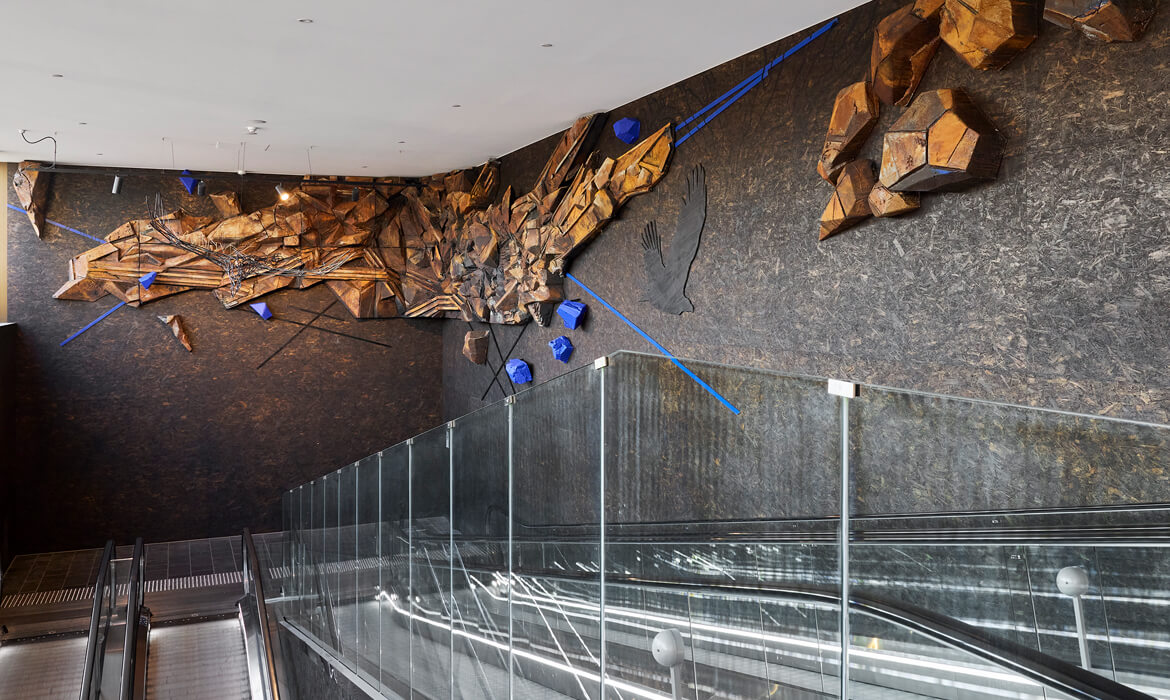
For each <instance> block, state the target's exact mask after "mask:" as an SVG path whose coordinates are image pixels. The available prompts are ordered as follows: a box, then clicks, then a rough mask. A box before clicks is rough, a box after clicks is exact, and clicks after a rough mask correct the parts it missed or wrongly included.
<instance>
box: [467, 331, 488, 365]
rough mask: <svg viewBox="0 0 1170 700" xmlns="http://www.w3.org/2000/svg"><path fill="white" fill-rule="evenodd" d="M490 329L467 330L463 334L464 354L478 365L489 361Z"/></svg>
mask: <svg viewBox="0 0 1170 700" xmlns="http://www.w3.org/2000/svg"><path fill="white" fill-rule="evenodd" d="M489 340H491V337H490V331H467V333H466V334H465V335H464V336H463V356H464V357H466V358H467V359H469V360H471V361H472V362H474V363H475V364H477V365H482V364H484V363H486V362H487V356H488V341H489Z"/></svg>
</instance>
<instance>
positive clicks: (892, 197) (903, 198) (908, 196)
mask: <svg viewBox="0 0 1170 700" xmlns="http://www.w3.org/2000/svg"><path fill="white" fill-rule="evenodd" d="M920 206H922V197H921V195H919V194H918V193H916V192H891V191H890V190H888V189H887V188H886V186H885V185H883V184H881V183H878V184H877V185H874V188H873V189H872V190H870V193H869V209H870V211H872V212H873V215H874V216H900V215H902V214H907V213H909V212H912V211H914V210H915V209H917V208H919V207H920Z"/></svg>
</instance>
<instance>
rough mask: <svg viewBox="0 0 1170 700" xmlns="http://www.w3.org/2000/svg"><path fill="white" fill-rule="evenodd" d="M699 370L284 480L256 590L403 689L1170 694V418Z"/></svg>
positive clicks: (586, 699) (569, 400)
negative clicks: (270, 592) (269, 576)
mask: <svg viewBox="0 0 1170 700" xmlns="http://www.w3.org/2000/svg"><path fill="white" fill-rule="evenodd" d="M688 364H689V365H690V366H691V367H692V368H693V369H694V370H695V371H696V372H697V374H698V375H699V376H701V377H702V378H703V379H704V380H705V381H706V382H707V383H709V384H710V385H711V386H712V387H713V388H715V389H716V390H718V391H719V392H720V393H722V394H723V395H724V396H726V397H728V398H729V399H730V400H731V401H732V403H734V404H735V405H736V406H737V407H738V408H739V409H740V411H741V412H740V414H739V415H735V414H733V413H732V412H731V411H729V410H727V409H726V408H725V407H724V406H723V405H722V404H720V403H719V402H717V401H715V400H714V399H712V398H711V397H710V396H709V395H708V394H707V393H706V392H705V391H704V390H703V389H702V388H701V387H699V386H698V385H697V384H695V383H694V382H692V381H691V380H690V379H689V378H688V377H686V376H685V375H684V374H683V373H682V372H680V371H679V370H678V369H677V368H676V367H674V366H673V365H672V364H671V363H670V362H669V361H667V360H666V359H665V358H662V357H658V356H652V355H643V354H637V353H619V354H617V355H614V356H611V357H610V358H608V359H607V361H605V362H602V363H599V364H598V365H597V366H589V367H585V368H581V369H578V370H576V371H573V372H570V373H568V374H566V375H563V376H561V377H559V378H557V379H555V380H553V381H550V382H548V383H545V384H542V385H539V386H536V387H533V388H531V389H528V390H525V391H522V392H520V393H518V394H517V395H515V396H514V397H511V398H509V399H508V400H506V401H503V402H500V403H496V404H492V405H490V406H487V407H485V408H484V409H482V410H480V411H477V412H475V413H472V414H470V415H467V416H464V417H462V418H459V419H458V420H455V421H452V422H451V423H449V424H447V425H444V426H440V427H437V428H435V429H433V430H430V431H428V432H427V433H424V434H422V435H419V436H417V437H415V438H413V439H411V440H408V441H406V442H404V443H401V444H399V445H395V446H392V447H389V448H387V449H385V450H383V451H381V452H379V453H377V454H375V455H371V456H369V457H366V458H364V459H361V460H359V461H358V462H356V463H354V464H352V465H349V466H346V467H343V468H342V469H339V470H337V471H335V472H331V473H329V474H327V475H325V476H323V477H322V478H320V479H316V480H314V481H313V482H311V483H309V484H305V485H303V486H300V487H298V488H295V489H292V490H291V491H289V492H288V493H287V494H286V495H285V496H284V499H283V507H284V513H283V518H284V523H285V528H286V543H285V557H286V561H287V562H288V567H287V571H286V576H285V579H284V582H283V584H284V585H283V594H282V595H280V596H279V597H277V598H275V599H274V600H272V601H271V602H270V606H271V607H275V608H276V609H277V610H279V613H280V615H281V616H282V617H283V618H284V619H285V620H286V621H287V622H288V623H289V624H291V625H294V626H296V627H297V628H298V630H299V631H300V632H301V633H303V634H305V635H306V636H308V637H310V638H311V639H313V640H314V642H315V643H316V644H318V645H319V646H321V647H322V648H324V649H326V650H328V651H329V653H331V654H332V655H334V656H335V657H336V658H337V659H338V660H339V663H342V664H344V665H345V666H346V667H348V668H349V669H350V670H352V671H353V672H354V673H355V674H357V675H358V676H360V677H361V678H363V679H365V680H366V681H367V682H368V683H369V684H370V685H371V686H373V687H374V688H377V689H379V690H380V692H382V693H383V694H384V695H385V696H387V697H402V698H408V697H412V698H413V697H418V698H432V699H435V700H438V699H441V698H450V699H454V698H496V699H501V700H502V699H505V698H507V699H509V700H510V699H513V698H576V699H579V700H600V699H602V698H605V699H609V698H616V699H623V700H624V699H631V700H632V699H634V698H648V699H654V698H667V699H670V698H693V699H694V700H699V699H700V698H702V699H706V698H713V697H718V698H772V697H776V698H779V697H784V698H829V697H840V696H841V693H842V687H843V686H845V687H847V689H848V690H847V693H848V695H849V696H850V697H854V698H921V697H937V698H953V699H955V700H959V699H963V700H969V699H973V698H993V697H997V698H998V697H1011V698H1066V697H1148V696H1152V697H1159V698H1170V602H1167V601H1170V595H1167V593H1168V591H1167V589H1168V588H1170V556H1167V553H1168V552H1170V549H1167V547H1168V546H1170V506H1168V505H1163V504H1167V503H1170V459H1168V457H1170V455H1168V448H1170V442H1168V440H1170V428H1167V426H1161V425H1150V424H1142V423H1134V422H1127V421H1118V420H1110V419H1104V418H1098V417H1090V416H1082V415H1075V414H1069V413H1060V412H1053V411H1042V410H1035V409H1028V408H1023V407H1019V406H1009V405H1003V404H996V403H989V402H979V401H970V400H965V399H958V398H953V397H944V396H935V395H929V394H921V393H914V392H904V391H898V390H893V389H888V388H883V387H871V386H861V387H860V391H859V393H858V395H856V396H841V395H839V394H834V393H830V392H829V391H828V390H827V382H826V380H824V379H819V378H814V377H801V376H792V375H785V374H781V373H776V372H768V371H762V370H754V369H747V368H737V367H727V366H721V365H714V364H707V363H700V362H694V363H688ZM846 393H848V392H846ZM843 482H844V483H847V484H848V491H847V492H846V498H845V499H844V503H845V504H847V507H848V511H846V512H845V513H843V512H842V511H843V508H842V503H843V499H842V493H841V484H842V483H843ZM843 515H847V516H848V518H843V517H842V516H843ZM843 522H847V523H848V528H847V532H845V533H842V532H841V525H842V523H843ZM843 566H847V567H848V571H849V576H848V579H847V583H848V589H849V590H848V600H849V604H848V605H847V606H842V604H841V601H842V590H843V588H844V586H843V583H846V581H843V577H842V567H843ZM842 610H844V611H845V612H844V614H843V613H842ZM843 631H845V633H846V636H844V637H843V636H842V632H843ZM843 641H844V642H845V644H844V649H843V648H842V647H843V644H842V642H843ZM843 657H844V658H845V660H846V661H847V664H844V666H845V668H846V669H847V673H845V674H843V673H842V667H843V663H842V661H843ZM843 675H844V678H842V676H843ZM1126 693H1138V694H1136V695H1128V694H1126ZM1143 693H1144V695H1142V694H1143Z"/></svg>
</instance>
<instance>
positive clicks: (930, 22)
mask: <svg viewBox="0 0 1170 700" xmlns="http://www.w3.org/2000/svg"><path fill="white" fill-rule="evenodd" d="M941 6H942V3H941V2H936V3H933V5H931V6H923V3H922V2H921V0H920V1H919V2H912V3H910V4H908V5H905V6H904V7H902V8H901V9H898V10H895V11H894V12H893V13H891V14H890V15H888V16H887V17H886V18H885V19H883V20H882V21H881V22H879V23H878V26H877V29H876V30H875V31H874V33H873V48H872V49H871V50H870V56H869V80H870V83H872V84H873V92H874V94H875V95H876V96H877V98H878V99H879V100H881V101H882V102H884V103H886V104H888V105H899V106H905V105H907V104H909V103H910V100H911V99H913V97H914V92H915V91H916V90H917V89H918V83H919V82H921V81H922V76H923V75H925V73H926V68H927V66H929V65H930V60H931V59H932V58H934V52H935V50H936V49H938V45H939V42H940V41H941V39H940V38H939V35H938V16H939V9H940V8H941Z"/></svg>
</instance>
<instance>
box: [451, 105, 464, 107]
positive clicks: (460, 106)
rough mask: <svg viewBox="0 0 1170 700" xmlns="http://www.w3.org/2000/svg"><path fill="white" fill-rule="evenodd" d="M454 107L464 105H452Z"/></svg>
mask: <svg viewBox="0 0 1170 700" xmlns="http://www.w3.org/2000/svg"><path fill="white" fill-rule="evenodd" d="M451 106H452V107H462V106H463V105H451Z"/></svg>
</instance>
